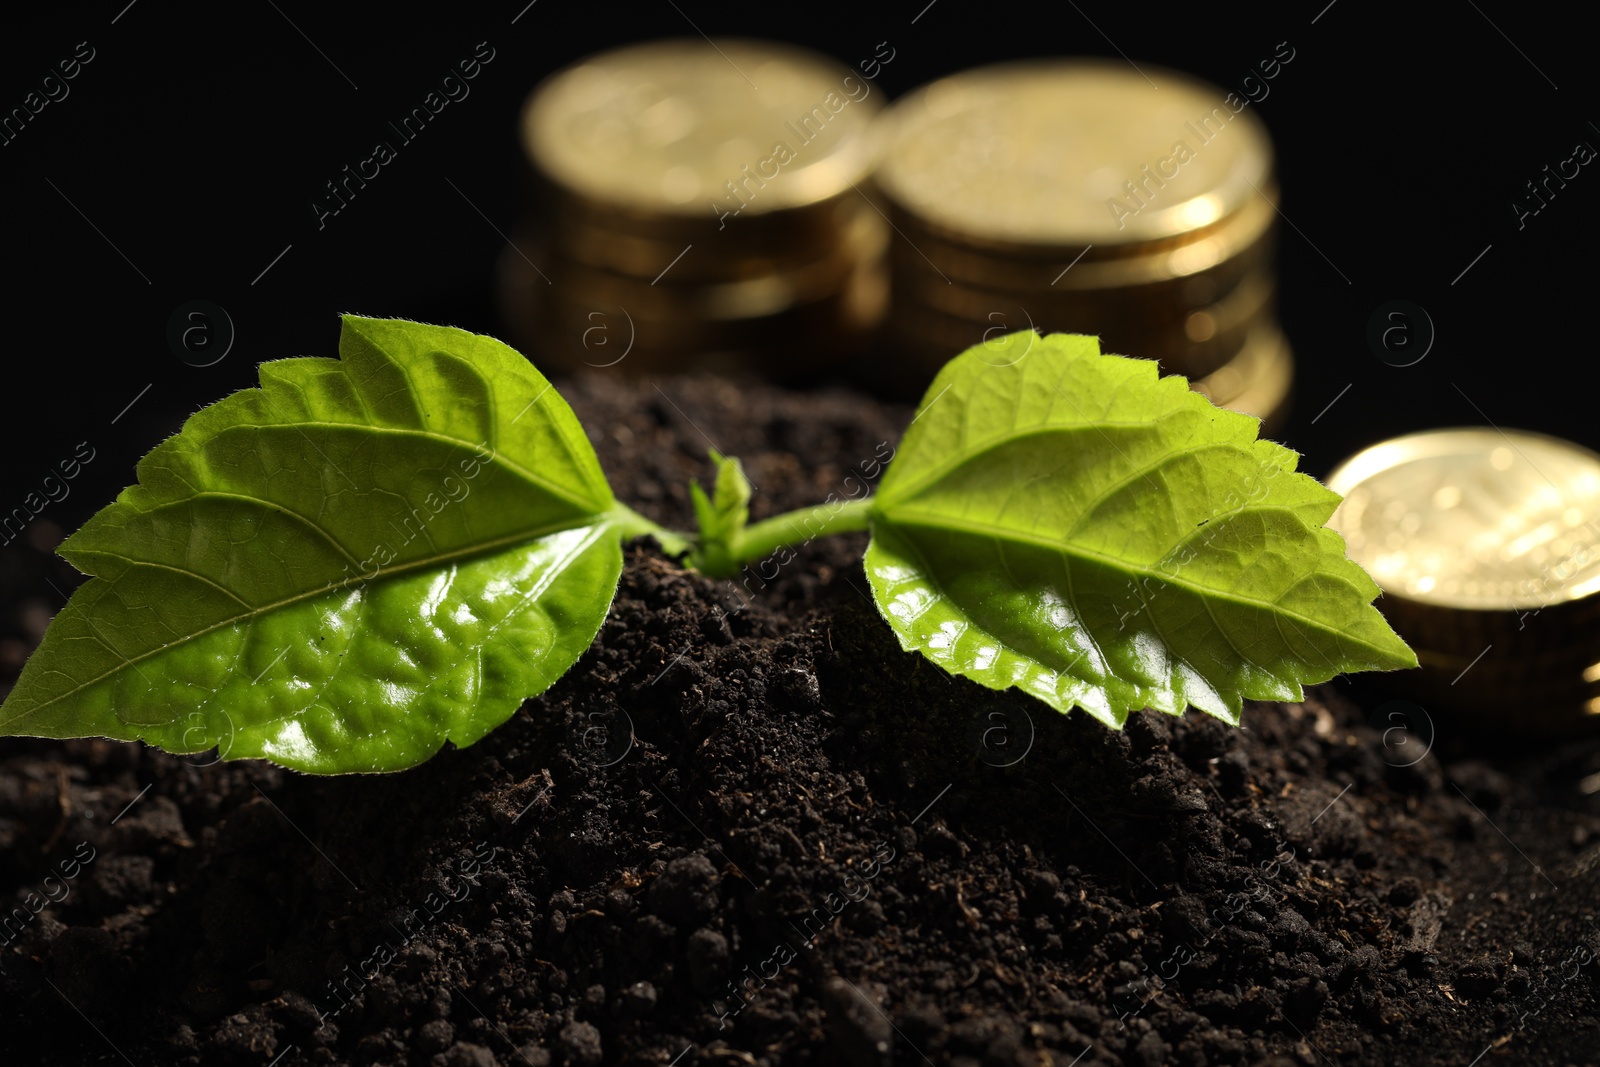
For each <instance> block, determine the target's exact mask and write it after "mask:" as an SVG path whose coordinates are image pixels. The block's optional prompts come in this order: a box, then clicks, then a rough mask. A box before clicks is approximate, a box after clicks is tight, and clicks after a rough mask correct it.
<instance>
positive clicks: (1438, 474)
mask: <svg viewBox="0 0 1600 1067" xmlns="http://www.w3.org/2000/svg"><path fill="white" fill-rule="evenodd" d="M1328 486H1329V487H1330V488H1331V489H1333V490H1334V491H1335V492H1338V493H1341V494H1342V495H1343V496H1344V498H1345V499H1344V502H1343V503H1342V504H1340V505H1339V508H1338V510H1337V511H1335V512H1334V514H1333V517H1332V518H1331V519H1330V520H1329V522H1328V525H1329V526H1330V527H1331V528H1332V529H1335V530H1337V531H1339V532H1340V533H1341V534H1343V535H1344V538H1345V544H1346V546H1347V549H1348V552H1349V555H1350V558H1351V559H1353V560H1355V561H1356V562H1357V563H1359V564H1361V565H1362V567H1363V568H1365V569H1366V571H1367V573H1369V574H1370V575H1372V577H1373V579H1374V580H1375V581H1376V582H1377V583H1378V585H1379V587H1380V588H1381V589H1382V590H1383V598H1382V599H1381V600H1379V601H1378V606H1379V607H1380V608H1381V609H1382V611H1383V613H1384V615H1385V616H1386V617H1387V618H1388V620H1389V622H1390V624H1391V625H1392V626H1393V627H1394V628H1395V630H1396V632H1398V633H1399V634H1400V636H1401V637H1403V638H1405V639H1406V641H1407V642H1408V643H1410V645H1411V647H1412V648H1413V649H1414V650H1415V651H1416V653H1417V659H1418V661H1419V662H1420V664H1421V669H1420V670H1416V671H1404V672H1400V673H1397V674H1394V675H1391V676H1389V677H1388V678H1387V679H1386V680H1388V681H1392V682H1394V683H1395V684H1396V686H1397V687H1398V688H1401V689H1403V690H1406V691H1408V692H1410V693H1411V694H1413V695H1414V696H1416V698H1417V699H1418V700H1419V701H1422V702H1424V706H1425V707H1426V706H1428V705H1433V706H1435V707H1436V708H1437V709H1439V710H1443V711H1445V712H1446V713H1455V714H1457V715H1459V716H1461V717H1462V718H1463V719H1464V720H1465V721H1469V722H1476V723H1477V724H1479V725H1483V726H1487V727H1490V728H1492V729H1495V730H1498V731H1502V732H1507V733H1513V732H1521V733H1543V734H1555V733H1574V732H1579V731H1583V730H1586V729H1595V728H1600V456H1597V455H1595V454H1594V453H1593V452H1590V451H1589V450H1587V449H1584V448H1580V447H1579V446H1577V445H1575V444H1572V443H1570V442H1568V441H1562V440H1559V439H1557V438H1553V437H1546V436H1544V435H1541V434H1535V433H1527V432H1524V431H1518V430H1509V431H1505V432H1501V431H1499V430H1495V429H1479V428H1473V429H1458V430H1432V431H1428V432H1425V433H1417V434H1409V435H1407V436H1404V437H1397V438H1394V439H1392V440H1389V441H1385V442H1382V443H1381V444H1377V445H1374V446H1372V447H1371V448H1368V449H1365V450H1363V451H1361V452H1358V453H1357V454H1356V455H1354V456H1352V457H1351V458H1350V459H1348V460H1346V461H1345V462H1344V463H1343V464H1341V465H1340V466H1339V467H1338V468H1337V469H1336V470H1334V471H1333V472H1332V473H1331V474H1330V475H1329V476H1328ZM1436 725H1437V724H1436Z"/></svg>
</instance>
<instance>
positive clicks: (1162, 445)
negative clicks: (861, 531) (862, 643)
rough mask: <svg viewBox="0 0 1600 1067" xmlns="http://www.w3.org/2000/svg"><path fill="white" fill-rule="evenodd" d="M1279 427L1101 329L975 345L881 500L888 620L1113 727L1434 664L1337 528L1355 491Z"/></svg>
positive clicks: (1228, 716) (925, 647) (1236, 707)
mask: <svg viewBox="0 0 1600 1067" xmlns="http://www.w3.org/2000/svg"><path fill="white" fill-rule="evenodd" d="M1258 428H1259V423H1258V421H1257V420H1256V419H1254V418H1251V417H1249V416H1246V415H1241V414H1237V413H1235V412H1231V411H1226V410H1223V409H1221V408H1217V407H1214V406H1213V405H1212V404H1211V403H1210V401H1208V400H1206V399H1205V398H1204V397H1202V396H1199V395H1198V394H1196V393H1193V392H1191V391H1190V390H1189V388H1188V386H1187V383H1186V382H1185V381H1184V379H1182V378H1179V377H1167V378H1158V377H1157V367H1156V364H1155V363H1153V362H1150V361H1147V360H1136V359H1125V358H1123V357H1120V356H1109V355H1101V354H1100V351H1099V345H1098V343H1097V342H1096V340H1095V339H1094V338H1092V337H1080V336H1074V335H1064V334H1055V335H1051V336H1047V337H1040V336H1038V335H1037V334H1034V333H1031V332H1028V333H1019V334H1012V335H1009V336H1008V337H1005V338H1002V339H997V340H995V341H991V342H989V343H987V344H986V345H982V346H979V347H977V348H974V349H970V350H968V351H967V352H966V353H963V354H962V355H961V356H958V357H957V358H956V359H954V360H952V361H951V362H950V363H949V364H947V365H946V366H945V368H944V370H943V371H942V372H941V373H940V374H939V376H938V378H936V379H935V381H934V383H933V385H932V386H930V387H929V389H928V392H927V397H926V399H925V400H924V402H923V405H922V406H921V408H920V409H919V411H918V414H917V416H916V417H915V419H914V421H913V422H912V424H911V426H910V428H909V429H908V431H907V433H906V436H905V440H904V442H903V443H902V444H901V446H900V448H899V451H898V452H897V454H896V456H895V459H894V462H893V463H892V464H891V465H890V467H889V469H888V471H887V472H886V473H885V475H884V478H883V481H882V483H881V485H880V488H879V491H878V494H877V497H876V498H875V499H876V506H875V509H874V514H873V519H872V542H871V544H870V546H869V547H868V550H867V557H866V568H867V574H868V577H869V579H870V580H871V583H872V589H873V594H874V597H875V599H876V600H877V602H878V606H879V609H880V610H881V611H882V613H883V615H884V617H885V619H887V620H888V622H889V623H890V625H891V626H893V627H894V629H895V632H896V633H897V634H898V635H899V639H900V643H901V645H902V647H904V648H907V649H915V650H916V651H919V652H921V653H922V654H923V655H925V656H927V657H928V658H929V659H931V660H933V661H934V662H935V663H938V664H939V665H940V666H942V667H944V668H945V669H946V670H948V671H951V672H952V673H955V674H961V675H965V676H967V677H969V678H972V679H973V680H975V681H977V682H980V683H982V684H983V685H986V686H988V687H990V688H993V689H1004V688H1007V687H1012V686H1015V687H1017V688H1019V689H1022V690H1024V691H1026V692H1029V693H1031V694H1033V695H1034V696H1036V697H1038V698H1039V699H1041V700H1043V701H1045V702H1046V703H1048V704H1050V705H1052V706H1053V707H1055V708H1057V709H1058V710H1061V711H1067V710H1070V709H1071V708H1073V707H1080V708H1083V709H1084V710H1086V711H1088V712H1089V713H1090V714H1092V715H1094V716H1095V717H1096V718H1098V719H1100V720H1102V721H1103V722H1105V723H1106V724H1108V725H1111V726H1114V727H1120V726H1121V725H1122V724H1123V722H1125V721H1126V719H1127V717H1128V715H1129V713H1130V712H1132V711H1135V710H1138V709H1140V708H1145V707H1150V708H1155V709H1158V710H1160V711H1164V712H1168V713H1171V714H1181V713H1182V712H1183V710H1184V708H1185V706H1186V705H1193V706H1195V707H1197V708H1200V709H1201V710H1203V711H1206V712H1209V713H1210V714H1212V715H1216V716H1218V717H1220V718H1222V719H1225V720H1227V721H1228V722H1231V723H1235V724H1237V723H1238V721H1239V714H1240V709H1241V701H1242V698H1253V699H1274V700H1299V699H1301V698H1302V692H1301V685H1302V684H1304V683H1312V682H1319V681H1325V680H1327V679H1328V678H1331V677H1333V676H1334V675H1336V674H1339V673H1342V672H1345V671H1358V670H1370V669H1396V668H1401V667H1411V666H1415V665H1416V658H1415V656H1414V655H1413V654H1412V652H1411V650H1410V649H1409V648H1407V647H1406V645H1405V644H1404V642H1402V641H1401V640H1400V639H1399V637H1397V636H1396V635H1395V633H1394V632H1393V631H1392V630H1391V629H1390V628H1389V626H1388V624H1387V623H1386V622H1385V621H1384V619H1383V617H1382V616H1381V615H1379V613H1378V612H1377V610H1376V609H1375V608H1374V607H1373V606H1372V604H1371V601H1372V599H1373V598H1374V597H1375V596H1377V594H1378V587H1377V585H1376V584H1375V583H1374V582H1373V581H1372V579H1371V578H1369V577H1368V576H1367V575H1366V573H1365V572H1364V571H1362V570H1361V568H1360V567H1359V566H1357V565H1356V564H1355V563H1352V562H1351V561H1350V560H1349V559H1347V558H1346V556H1345V553H1344V542H1343V540H1342V539H1341V538H1340V537H1339V535H1338V534H1336V533H1334V532H1333V531H1331V530H1328V529H1325V528H1324V527H1323V525H1322V524H1323V523H1324V522H1325V521H1326V520H1327V519H1328V517H1329V516H1330V515H1331V514H1332V513H1333V509H1334V508H1335V506H1337V504H1338V503H1339V497H1338V495H1337V494H1335V493H1333V492H1332V491H1331V490H1328V489H1326V488H1325V487H1323V486H1322V485H1320V484H1319V483H1318V482H1316V481H1315V480H1314V479H1312V478H1309V477H1307V476H1305V475H1303V474H1298V473H1295V464H1296V462H1297V460H1298V457H1297V456H1296V454H1295V453H1294V452H1291V451H1290V450H1288V449H1286V448H1284V447H1282V446H1280V445H1277V444H1274V443H1272V442H1268V441H1261V440H1257V431H1258Z"/></svg>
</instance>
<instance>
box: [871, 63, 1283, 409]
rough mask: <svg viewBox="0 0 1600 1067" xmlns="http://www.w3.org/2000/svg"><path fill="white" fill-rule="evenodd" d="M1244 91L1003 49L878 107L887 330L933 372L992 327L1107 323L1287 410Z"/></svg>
mask: <svg viewBox="0 0 1600 1067" xmlns="http://www.w3.org/2000/svg"><path fill="white" fill-rule="evenodd" d="M1247 106H1248V105H1247V102H1246V101H1244V100H1243V99H1242V98H1240V97H1238V96H1235V95H1233V94H1226V93H1224V92H1223V91H1222V90H1220V89H1217V88H1215V87H1212V86H1209V85H1206V84H1204V83H1201V82H1197V81H1194V80H1192V79H1190V78H1187V77H1184V76H1182V75H1179V74H1174V73H1171V72H1167V71H1160V70H1155V69H1152V68H1148V67H1147V68H1143V69H1142V70H1140V69H1135V68H1134V67H1132V66H1131V65H1129V64H1114V63H1106V62H1101V61H1097V60H1082V59H1074V60H1054V61H1028V62H1019V63H1006V64H1000V65H997V66H991V67H981V68H978V69H975V70H970V71H966V72H964V73H961V74H956V75H953V76H951V77H948V78H944V79H942V80H940V81H937V82H934V83H932V84H931V85H928V86H925V87H923V88H922V89H920V90H918V91H917V92H915V93H914V94H912V95H911V96H909V97H906V98H904V99H902V100H900V101H897V102H896V103H895V104H894V105H893V106H892V107H890V108H889V109H887V110H886V111H885V112H884V115H883V117H882V119H881V120H880V125H881V126H882V127H883V133H882V135H881V137H880V151H881V156H880V162H879V165H878V167H877V170H876V173H875V175H874V180H875V185H876V188H877V189H878V190H880V191H881V193H882V195H883V199H884V201H885V208H886V213H887V214H888V216H889V217H890V219H891V221H892V222H893V223H894V225H895V226H896V228H897V229H898V230H899V233H900V235H901V238H903V239H900V238H897V239H896V240H895V241H894V242H893V243H892V246H891V247H892V251H891V255H890V265H891V278H892V281H891V285H892V296H891V311H890V322H889V325H890V330H891V337H892V340H893V341H894V342H895V345H896V347H897V348H898V350H899V351H900V352H901V353H902V356H903V358H904V359H906V360H908V361H909V362H910V363H911V364H912V365H913V366H914V367H916V368H917V369H918V371H919V372H920V373H919V375H918V376H919V377H924V378H925V377H927V376H929V375H931V374H932V373H933V372H934V371H935V370H937V368H938V367H939V365H941V364H942V363H943V362H944V361H945V360H946V359H948V358H949V357H950V356H951V355H953V354H954V353H955V352H957V351H960V350H962V349H964V348H966V347H968V346H970V345H974V344H980V343H983V342H985V341H987V340H990V339H992V338H994V337H997V336H998V335H1000V334H1004V333H1008V332H1011V331H1014V330H1024V329H1028V328H1030V327H1031V328H1034V329H1037V330H1039V331H1040V332H1042V333H1043V332H1052V331H1067V332H1074V333H1090V334H1098V335H1099V336H1100V338H1101V347H1102V349H1103V350H1105V351H1110V352H1118V353H1121V354H1123V355H1129V356H1140V357H1146V358H1150V359H1156V360H1159V361H1161V363H1162V365H1163V368H1164V369H1165V370H1167V371H1170V372H1174V373H1180V374H1185V375H1188V376H1189V377H1190V378H1191V380H1192V381H1193V383H1194V386H1195V388H1196V389H1199V390H1201V391H1202V392H1204V393H1206V395H1208V396H1209V397H1211V399H1212V400H1214V401H1215V402H1216V403H1218V404H1222V405H1225V406H1229V407H1233V408H1236V409H1237V410H1241V411H1246V412H1248V413H1250V414H1253V415H1257V416H1260V417H1262V418H1263V419H1266V420H1268V421H1269V424H1270V422H1271V421H1272V420H1274V419H1277V418H1281V416H1282V414H1283V413H1284V410H1285V404H1286V400H1287V397H1288V393H1289V386H1290V381H1291V379H1292V376H1293V358H1292V356H1291V355H1290V352H1289V348H1288V345H1287V343H1286V341H1285V339H1284V337H1283V335H1282V334H1281V333H1280V332H1279V330H1278V327H1277V324H1276V321H1275V317H1274V308H1273V298H1274V290H1275V284H1276V283H1275V278H1274V275H1273V271H1272V266H1271V260H1272V252H1273V240H1274V231H1275V223H1276V219H1277V209H1276V207H1275V202H1274V201H1275V197H1276V192H1275V190H1274V187H1273V178H1272V174H1273V167H1272V144H1271V141H1270V140H1269V138H1268V136H1267V133H1266V130H1265V128H1264V127H1263V126H1262V124H1261V122H1260V121H1259V120H1258V119H1257V118H1256V117H1255V115H1253V114H1251V113H1249V112H1248V111H1247V110H1246V108H1247Z"/></svg>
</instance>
